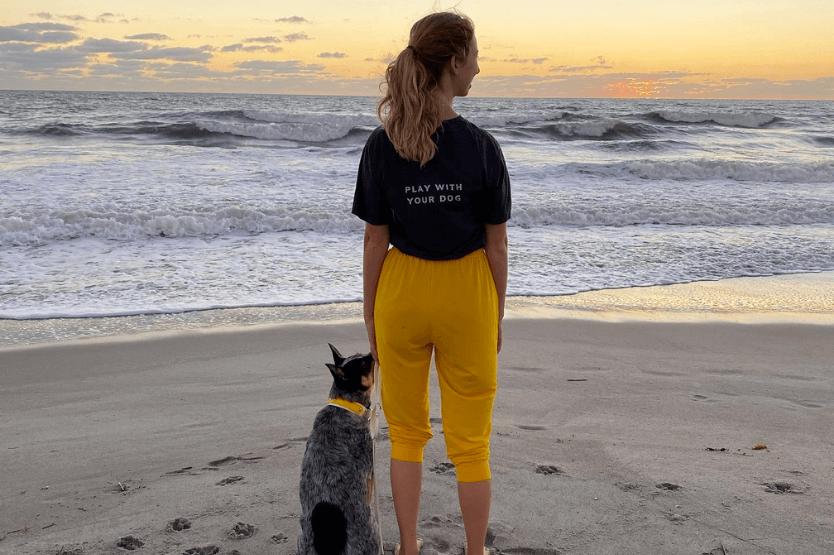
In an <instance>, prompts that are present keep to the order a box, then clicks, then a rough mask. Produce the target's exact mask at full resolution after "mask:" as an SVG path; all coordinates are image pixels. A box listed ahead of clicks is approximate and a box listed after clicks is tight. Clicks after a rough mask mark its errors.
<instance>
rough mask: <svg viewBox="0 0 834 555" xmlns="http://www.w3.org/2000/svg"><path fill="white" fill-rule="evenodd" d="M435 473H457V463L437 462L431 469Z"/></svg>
mask: <svg viewBox="0 0 834 555" xmlns="http://www.w3.org/2000/svg"><path fill="white" fill-rule="evenodd" d="M429 470H430V471H431V472H434V473H435V474H455V465H453V464H452V463H450V462H442V463H437V464H436V465H434V466H433V467H431V468H430V469H429Z"/></svg>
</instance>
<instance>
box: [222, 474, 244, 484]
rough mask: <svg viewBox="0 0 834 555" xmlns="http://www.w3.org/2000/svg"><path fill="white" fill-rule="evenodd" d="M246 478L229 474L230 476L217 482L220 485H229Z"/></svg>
mask: <svg viewBox="0 0 834 555" xmlns="http://www.w3.org/2000/svg"><path fill="white" fill-rule="evenodd" d="M243 480H244V478H243V476H229V477H228V478H223V479H222V480H220V481H219V482H217V484H215V485H218V486H228V485H229V484H234V483H235V482H242V481H243Z"/></svg>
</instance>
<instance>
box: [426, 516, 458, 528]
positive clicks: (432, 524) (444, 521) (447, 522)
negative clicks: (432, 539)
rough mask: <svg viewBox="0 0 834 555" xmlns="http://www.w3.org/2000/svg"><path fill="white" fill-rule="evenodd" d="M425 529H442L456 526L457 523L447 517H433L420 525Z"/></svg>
mask: <svg viewBox="0 0 834 555" xmlns="http://www.w3.org/2000/svg"><path fill="white" fill-rule="evenodd" d="M420 526H422V527H424V528H441V527H443V526H455V521H454V520H452V519H451V518H449V517H447V516H441V515H433V516H430V517H429V518H427V519H425V520H424V521H422V522H421V523H420Z"/></svg>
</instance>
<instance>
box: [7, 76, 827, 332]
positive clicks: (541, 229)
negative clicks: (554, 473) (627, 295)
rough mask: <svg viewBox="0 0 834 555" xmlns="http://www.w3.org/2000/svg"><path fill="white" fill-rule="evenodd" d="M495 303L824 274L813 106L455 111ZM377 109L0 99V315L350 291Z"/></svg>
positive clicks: (14, 95) (242, 302)
mask: <svg viewBox="0 0 834 555" xmlns="http://www.w3.org/2000/svg"><path fill="white" fill-rule="evenodd" d="M455 107H456V109H457V110H458V112H459V113H460V114H462V115H463V116H464V117H465V118H467V119H469V120H470V121H472V122H474V123H475V124H477V125H480V126H481V127H483V128H484V129H486V130H488V131H489V132H490V133H492V134H493V135H494V136H495V137H496V139H497V140H498V142H499V143H500V144H501V146H502V148H503V151H504V155H505V158H506V161H507V165H508V168H509V171H510V176H511V180H512V192H513V215H512V219H511V220H510V222H509V240H510V281H509V285H508V294H509V295H570V294H574V293H577V292H580V291H587V290H596V289H610V288H623V287H636V286H649V285H660V284H672V283H687V282H693V281H703V280H720V279H724V278H732V277H742V276H769V275H778V274H791V273H803V272H821V271H832V270H834V104H832V103H831V102H814V101H737V100H728V101H704V100H698V101H695V100H651V99H637V100H624V99H526V98H525V99H505V98H466V99H458V100H456V103H455ZM375 111H376V99H374V98H365V97H335V96H327V97H323V96H282V95H272V96H270V95H220V94H218V95H211V94H181V93H154V94H149V93H98V92H88V93H85V92H28V91H0V318H4V319H20V320H28V319H40V318H53V317H103V316H118V315H131V314H142V315H147V314H167V313H182V312H188V311H197V310H205V309H210V308H231V307H266V306H281V305H316V304H321V303H330V302H344V301H357V300H360V299H361V288H362V284H361V281H362V280H361V275H362V254H361V251H362V231H363V226H364V224H363V222H361V221H360V220H358V219H357V218H356V217H354V216H352V215H351V213H350V208H351V202H352V198H353V191H354V187H355V181H356V169H357V164H358V161H359V156H360V154H361V151H362V146H363V144H364V142H365V140H366V138H367V137H368V135H369V134H370V132H371V131H372V130H373V129H374V128H375V127H376V126H377V125H378V121H377V119H376V116H375Z"/></svg>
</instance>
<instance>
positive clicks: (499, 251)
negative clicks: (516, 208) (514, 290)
mask: <svg viewBox="0 0 834 555" xmlns="http://www.w3.org/2000/svg"><path fill="white" fill-rule="evenodd" d="M484 251H486V255H487V260H489V268H490V270H492V279H493V281H495V290H496V291H497V292H498V352H499V353H500V352H501V343H502V337H501V323H502V322H503V321H504V301H505V300H506V298H507V264H508V262H507V260H508V258H509V255H508V252H509V251H508V246H507V223H506V222H504V223H503V224H497V225H493V224H486V246H485V247H484Z"/></svg>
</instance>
